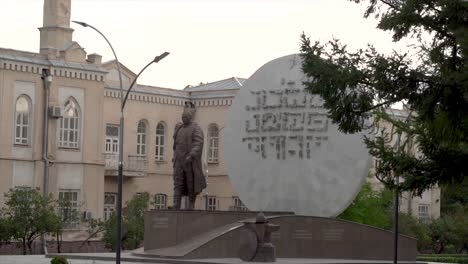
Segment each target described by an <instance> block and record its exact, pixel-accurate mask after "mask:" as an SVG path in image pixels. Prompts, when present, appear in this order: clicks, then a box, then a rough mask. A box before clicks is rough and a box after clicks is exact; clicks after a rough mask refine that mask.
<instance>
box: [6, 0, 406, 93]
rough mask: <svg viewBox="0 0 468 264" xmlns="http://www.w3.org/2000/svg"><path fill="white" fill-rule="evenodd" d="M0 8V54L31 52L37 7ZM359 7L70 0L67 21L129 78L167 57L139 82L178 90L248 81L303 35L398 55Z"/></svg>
mask: <svg viewBox="0 0 468 264" xmlns="http://www.w3.org/2000/svg"><path fill="white" fill-rule="evenodd" d="M0 8H1V9H2V15H1V16H0V25H1V26H0V47H2V48H11V49H18V50H26V51H33V52H38V51H39V30H38V29H37V28H38V27H41V26H42V11H43V0H0ZM364 8H365V6H363V5H358V4H354V3H352V2H349V1H347V0H72V10H71V17H72V20H79V21H85V22H87V23H89V24H91V25H93V26H94V27H96V28H98V29H99V30H100V31H101V32H103V33H104V34H105V35H106V37H107V38H108V39H109V40H110V42H111V43H112V45H113V46H114V49H115V51H116V53H117V56H118V57H119V60H120V62H121V63H123V64H124V65H125V66H127V67H128V68H129V69H131V70H132V71H134V72H135V73H138V72H139V71H140V70H141V68H142V67H144V66H145V65H146V64H147V63H148V62H149V61H151V60H152V58H153V57H154V56H156V55H159V54H161V53H162V52H164V51H168V52H170V53H171V54H170V55H169V56H168V57H166V58H165V59H164V60H162V61H161V62H160V63H159V64H156V65H152V66H150V68H148V69H147V70H146V71H145V72H144V73H143V74H142V76H141V77H140V79H139V81H138V83H140V84H147V85H154V86H160V87H167V88H175V89H182V88H184V87H185V86H186V85H188V84H190V85H196V84H198V83H200V82H213V81H218V80H221V79H225V78H230V77H233V76H234V77H243V78H248V77H249V76H251V75H252V74H253V73H254V72H255V71H256V70H257V69H258V68H259V67H261V66H262V65H263V64H265V63H267V62H268V61H270V60H272V59H275V58H277V57H281V56H285V55H288V54H292V53H298V52H299V44H300V34H301V33H302V32H305V33H306V35H308V36H310V37H311V39H313V40H321V41H327V40H330V39H332V38H333V37H336V38H338V39H341V40H342V41H343V43H346V44H348V46H349V47H350V48H351V49H353V50H354V49H357V48H359V47H365V45H366V44H367V43H370V44H373V45H374V46H375V47H376V48H377V49H378V50H379V51H381V52H384V53H388V52H390V51H391V50H392V49H397V50H398V49H402V48H404V46H405V44H398V45H396V44H394V43H392V41H391V37H390V35H389V34H388V33H385V32H382V31H380V30H377V29H376V28H375V27H376V21H375V20H373V19H364V18H363V12H364ZM72 27H73V28H74V29H75V31H74V34H73V39H74V41H77V42H78V43H79V44H80V45H81V46H82V47H84V48H85V50H86V51H87V52H88V54H89V53H98V54H100V55H102V56H103V60H104V61H107V60H112V59H113V56H112V52H111V50H110V49H109V47H108V46H107V43H106V42H105V41H104V39H103V38H102V37H101V36H99V35H98V34H97V33H96V32H94V31H93V30H91V29H90V28H82V27H80V26H78V25H75V24H73V25H72Z"/></svg>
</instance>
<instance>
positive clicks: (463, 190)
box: [440, 177, 468, 214]
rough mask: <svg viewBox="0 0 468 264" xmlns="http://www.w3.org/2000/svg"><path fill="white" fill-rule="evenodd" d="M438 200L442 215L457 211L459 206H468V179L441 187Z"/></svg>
mask: <svg viewBox="0 0 468 264" xmlns="http://www.w3.org/2000/svg"><path fill="white" fill-rule="evenodd" d="M440 200H441V205H440V210H441V212H442V213H443V214H444V213H447V214H448V213H451V212H453V211H457V210H459V207H460V206H465V207H466V206H468V177H466V178H465V180H464V181H463V182H461V183H460V184H448V185H444V186H442V187H441V199H440Z"/></svg>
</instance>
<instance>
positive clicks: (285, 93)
mask: <svg viewBox="0 0 468 264" xmlns="http://www.w3.org/2000/svg"><path fill="white" fill-rule="evenodd" d="M301 67H302V66H301V58H300V56H299V55H289V56H285V57H281V58H278V59H275V60H273V61H270V62H268V63H267V64H265V65H264V66H262V67H261V68H260V69H259V70H257V72H255V73H254V74H253V75H252V76H251V77H250V78H249V79H248V80H247V81H245V82H244V85H243V87H242V88H241V89H240V90H239V92H238V94H237V95H236V98H235V99H234V102H233V104H232V106H231V108H230V109H229V112H228V116H227V122H226V124H227V125H226V127H225V129H224V131H225V136H224V150H225V157H226V163H227V169H228V173H229V176H230V178H231V181H232V184H233V185H234V188H235V190H236V191H237V193H238V195H239V197H240V198H241V200H242V201H243V202H244V203H245V205H246V206H247V207H248V208H249V209H250V210H259V211H293V212H295V213H296V214H302V215H312V216H323V217H333V216H336V215H338V214H339V213H341V212H342V211H343V210H344V209H346V207H347V206H348V205H349V204H350V202H351V201H352V200H353V199H354V197H355V196H356V194H357V192H358V191H359V189H360V187H361V185H362V183H363V182H364V180H365V178H366V176H367V174H368V169H369V164H370V157H369V155H368V152H367V149H366V147H365V145H364V144H363V142H362V134H353V135H346V134H343V133H341V132H339V131H338V127H337V126H336V125H334V124H332V122H331V120H329V119H328V118H327V110H326V109H324V108H323V106H322V105H323V103H322V99H321V98H320V97H318V96H314V95H311V94H309V93H307V92H306V91H304V86H303V84H302V82H303V81H304V80H305V78H306V77H305V76H304V74H303V72H302V70H301Z"/></svg>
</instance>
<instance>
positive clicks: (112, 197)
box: [104, 193, 117, 221]
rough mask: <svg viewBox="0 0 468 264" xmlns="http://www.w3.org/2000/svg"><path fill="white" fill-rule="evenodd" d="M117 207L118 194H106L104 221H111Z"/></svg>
mask: <svg viewBox="0 0 468 264" xmlns="http://www.w3.org/2000/svg"><path fill="white" fill-rule="evenodd" d="M116 206H117V194H116V193H104V221H107V220H109V219H110V217H111V215H112V213H113V212H114V211H115V208H116Z"/></svg>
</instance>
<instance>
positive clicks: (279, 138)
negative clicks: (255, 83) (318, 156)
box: [242, 80, 328, 160]
mask: <svg viewBox="0 0 468 264" xmlns="http://www.w3.org/2000/svg"><path fill="white" fill-rule="evenodd" d="M281 84H282V85H285V84H287V85H289V86H293V85H294V84H295V82H294V81H288V82H286V80H281ZM250 93H251V95H252V96H253V102H254V104H252V105H247V106H246V110H247V113H249V115H248V116H247V118H246V120H245V133H246V135H247V136H246V137H244V138H243V139H242V142H243V143H246V144H247V148H248V149H249V150H251V151H254V152H255V153H258V154H259V155H261V157H262V158H263V159H266V158H267V156H268V154H269V153H270V155H274V156H275V157H276V158H277V159H279V160H284V159H288V158H299V159H310V158H311V152H312V151H313V150H314V149H319V148H320V147H321V146H322V143H323V142H326V141H328V136H327V132H328V118H327V113H326V111H325V110H324V109H323V108H322V105H323V102H322V100H321V99H320V98H319V97H317V96H313V95H311V94H309V93H307V92H305V91H303V90H301V89H297V88H284V89H273V90H265V89H263V90H258V91H251V92H250ZM250 113H251V114H250ZM273 153H274V154H273Z"/></svg>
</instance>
